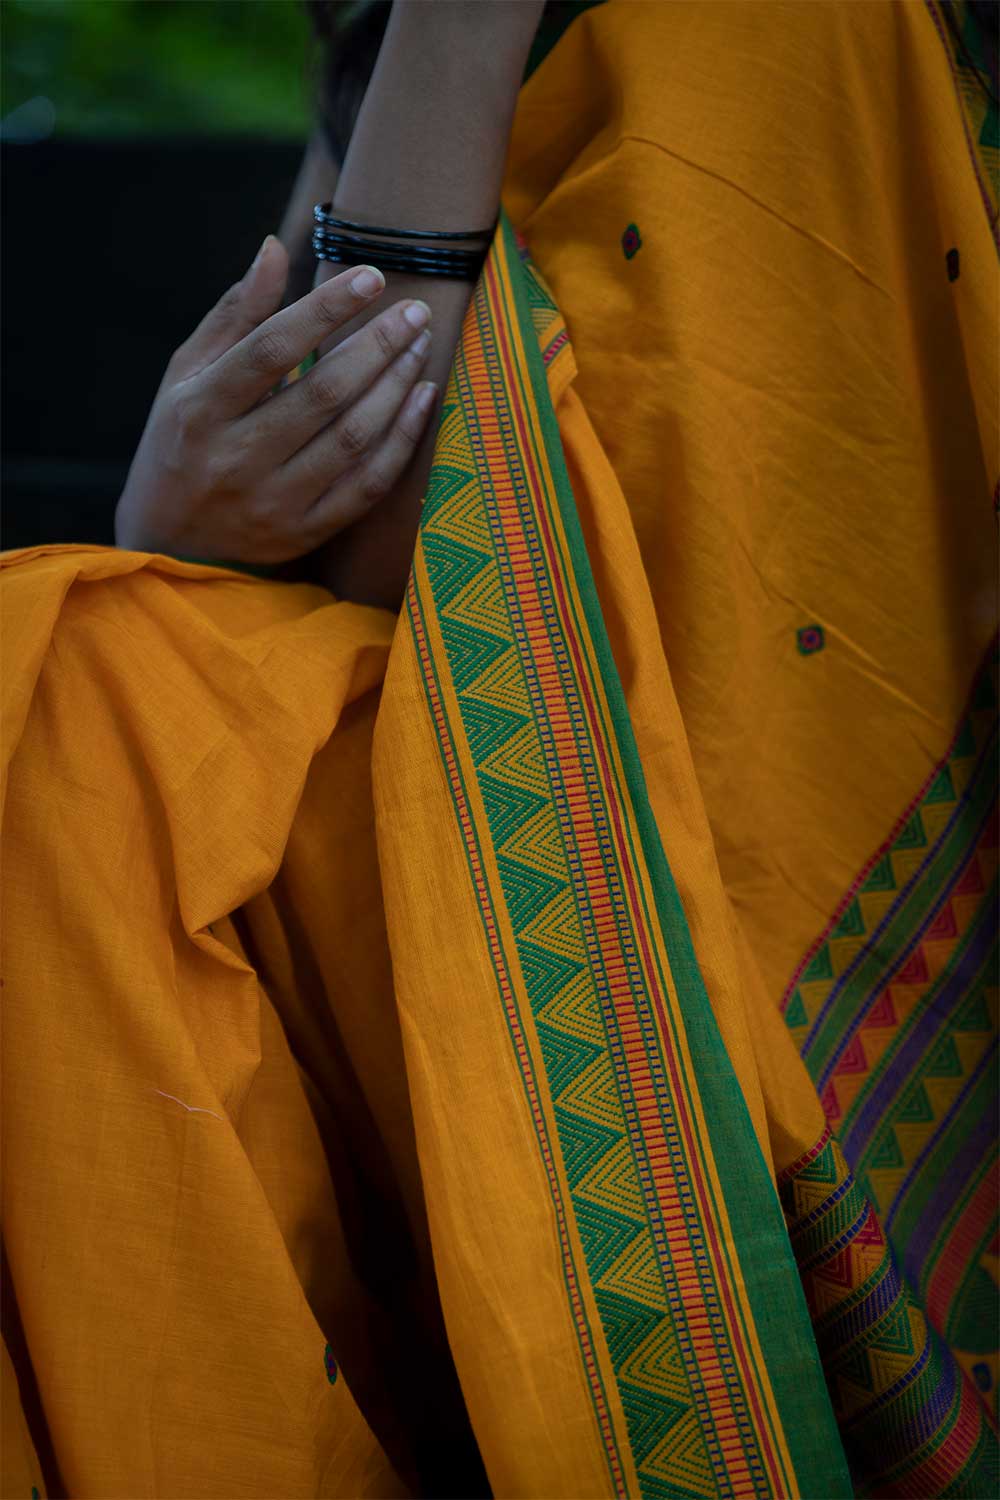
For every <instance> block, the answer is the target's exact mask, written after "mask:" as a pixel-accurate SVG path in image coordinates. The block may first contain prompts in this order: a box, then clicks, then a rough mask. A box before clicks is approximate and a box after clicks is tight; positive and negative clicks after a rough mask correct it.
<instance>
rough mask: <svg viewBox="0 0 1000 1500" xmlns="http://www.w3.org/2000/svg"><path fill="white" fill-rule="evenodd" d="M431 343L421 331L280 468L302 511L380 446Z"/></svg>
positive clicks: (285, 488) (284, 486) (291, 496)
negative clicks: (332, 420) (406, 347)
mask: <svg viewBox="0 0 1000 1500" xmlns="http://www.w3.org/2000/svg"><path fill="white" fill-rule="evenodd" d="M430 343H431V335H430V332H429V331H428V330H425V331H424V332H423V333H421V334H419V335H418V337H417V338H416V339H414V340H413V342H412V344H411V346H410V347H409V348H408V349H407V350H405V351H404V353H403V354H402V355H401V356H400V357H399V358H398V359H396V360H394V361H393V363H392V364H391V365H390V366H389V368H388V369H387V370H385V371H384V372H383V374H382V375H381V376H380V377H379V378H378V379H377V380H376V382H375V384H374V385H373V386H371V388H370V389H369V390H367V391H365V392H364V394H363V395H362V396H361V397H360V398H359V399H358V400H357V401H356V402H354V404H353V405H351V406H349V407H348V408H347V410H346V411H344V412H343V413H342V415H341V416H340V417H338V418H337V420H336V421H334V422H330V423H328V424H327V426H326V427H324V428H323V430H322V431H321V432H319V433H318V434H317V436H316V437H314V438H313V440H312V441H311V442H310V443H307V444H306V445H305V447H303V448H300V449H299V451H298V452H297V453H295V454H293V455H292V457H291V458H290V459H289V460H288V462H287V463H285V464H283V465H282V466H281V467H280V468H279V469H278V470H277V471H276V475H275V478H276V479H277V481H278V483H279V485H280V488H281V490H282V492H283V493H284V494H285V495H287V496H288V497H289V499H290V500H291V501H292V502H293V503H294V504H296V505H297V506H298V507H299V508H300V509H301V510H302V512H303V514H305V512H306V511H307V509H308V507H309V506H311V505H312V504H313V503H314V502H315V500H316V498H317V496H319V495H323V494H325V493H326V491H327V490H329V489H330V487H331V485H333V484H334V483H335V482H336V480H337V479H338V478H339V477H340V476H341V475H342V474H344V473H346V471H347V470H348V469H351V468H353V467H354V466H356V465H358V464H360V463H362V462H363V461H365V460H366V459H367V458H368V457H369V456H370V454H371V453H372V451H373V450H374V449H375V448H381V446H382V444H383V443H384V441H385V437H384V434H385V433H386V431H387V429H388V428H389V427H390V426H391V424H392V422H393V420H394V419H395V418H397V417H399V416H401V414H402V408H403V406H404V404H405V402H406V400H407V398H408V397H409V395H410V393H411V391H412V389H413V386H414V384H415V383H416V380H417V378H418V376H419V375H420V373H421V371H422V370H423V367H424V365H425V364H426V362H427V354H428V350H429V348H430ZM404 430H409V427H408V428H407V429H404Z"/></svg>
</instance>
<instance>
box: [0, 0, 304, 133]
mask: <svg viewBox="0 0 1000 1500" xmlns="http://www.w3.org/2000/svg"><path fill="white" fill-rule="evenodd" d="M0 56H2V74H0V78H2V89H3V106H2V108H3V115H4V116H5V117H6V116H10V115H11V113H12V111H14V110H17V109H18V108H19V107H20V106H24V105H27V104H28V103H29V101H31V100H32V99H38V98H39V97H41V98H43V99H49V100H51V102H52V105H53V107H54V124H53V129H52V134H53V136H54V137H55V138H59V137H64V138H65V137H73V136H76V137H80V136H86V137H89V138H91V139H100V138H107V137H114V136H122V135H127V136H132V137H135V136H143V135H159V136H163V135H171V136H178V135H182V136H183V135H191V136H196V135H200V136H204V135H211V136H216V137H218V136H233V135H237V136H256V137H265V138H269V139H272V140H281V139H285V140H287V139H303V138H304V137H305V135H306V134H307V122H308V119H309V115H310V110H309V96H310V88H309V83H308V76H307V69H308V58H309V56H310V28H309V23H308V20H307V18H306V15H305V12H304V10H303V8H302V6H301V5H300V4H299V3H298V0H0Z"/></svg>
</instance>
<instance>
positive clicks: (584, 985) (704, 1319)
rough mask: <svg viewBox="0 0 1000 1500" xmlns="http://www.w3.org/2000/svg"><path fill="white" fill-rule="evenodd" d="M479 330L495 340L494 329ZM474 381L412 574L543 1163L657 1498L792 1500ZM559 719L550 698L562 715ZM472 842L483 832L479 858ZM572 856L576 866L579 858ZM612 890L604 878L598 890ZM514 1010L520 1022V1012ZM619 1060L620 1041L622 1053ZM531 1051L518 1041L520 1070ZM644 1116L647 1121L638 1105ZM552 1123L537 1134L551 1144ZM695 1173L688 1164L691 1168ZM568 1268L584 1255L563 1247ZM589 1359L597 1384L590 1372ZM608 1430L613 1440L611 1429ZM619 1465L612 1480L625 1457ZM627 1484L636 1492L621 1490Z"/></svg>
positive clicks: (506, 439) (539, 314) (509, 441)
mask: <svg viewBox="0 0 1000 1500" xmlns="http://www.w3.org/2000/svg"><path fill="white" fill-rule="evenodd" d="M526 270H527V271H528V275H529V283H528V298H529V304H530V315H531V319H532V323H533V325H534V328H535V332H536V336H537V337H538V339H539V343H540V345H541V346H542V347H543V348H547V349H551V350H552V351H553V364H554V363H555V362H556V361H557V360H559V359H562V358H563V357H564V356H563V352H562V351H563V349H564V348H565V349H568V345H567V344H565V343H563V342H560V339H559V336H558V325H559V323H560V320H559V318H558V313H557V311H556V309H555V307H554V304H553V303H552V300H551V297H550V295H549V293H548V291H547V289H546V288H545V287H544V284H543V283H542V282H541V280H540V278H538V277H537V276H536V275H535V273H534V271H533V268H531V267H530V265H529V266H527V267H526ZM478 326H479V327H480V329H482V328H483V327H484V323H483V320H482V317H481V318H480V323H479V325H478ZM463 348H464V350H465V353H464V356H463V357H464V358H468V359H469V360H473V361H474V359H475V357H476V356H475V350H474V348H470V347H469V346H468V345H463ZM566 357H571V356H569V355H567V356H566ZM463 368H464V366H463V364H462V361H457V362H456V369H455V372H454V373H453V376H452V384H451V386H450V387H449V393H448V400H447V402H446V405H445V410H444V416H443V418H442V423H441V429H440V433H439V438H438V450H437V456H436V464H435V470H434V472H433V474H432V483H431V484H430V486H429V487H428V494H427V500H426V502H425V506H424V513H423V517H422V526H421V532H420V542H419V546H418V562H417V564H416V565H415V577H416V574H417V573H418V571H419V568H420V567H422V568H423V573H422V574H421V575H420V580H421V581H420V583H419V589H420V590H423V589H426V590H428V591H429V595H430V598H431V600H432V603H433V611H434V618H435V621H436V628H437V629H438V630H439V632H440V636H441V639H442V641H443V644H444V651H445V656H446V658H447V671H448V674H449V691H450V692H452V693H453V694H454V698H455V701H456V702H457V705H458V713H459V715H460V720H461V731H462V734H463V735H464V740H465V745H466V746H467V752H466V750H463V749H461V747H460V748H459V750H458V751H457V752H456V755H457V757H458V758H459V759H460V760H461V763H462V766H463V775H466V776H471V775H472V774H473V772H474V775H475V785H476V789H477V795H478V797H479V798H480V799H481V802H482V806H483V808H484V810H485V823H486V827H485V828H483V827H481V826H479V827H477V830H476V837H477V838H479V839H482V838H484V837H485V835H486V832H487V830H488V834H489V839H490V859H491V861H492V866H491V867H494V868H495V869H496V871H497V875H498V877H499V882H500V888H501V889H500V890H498V891H497V892H496V897H495V899H496V901H497V902H499V901H500V900H501V893H502V907H503V912H504V916H505V921H506V922H507V923H509V927H510V929H511V931H512V933H513V947H514V948H515V949H516V958H517V963H518V973H519V976H520V978H519V981H518V991H519V992H520V991H522V990H523V994H524V997H525V998H526V1000H527V1002H528V1003H527V1007H524V1008H522V1010H521V1011H519V1013H518V1014H519V1016H521V1017H523V1018H524V1020H525V1021H526V1020H527V1017H528V1016H530V1017H533V1022H532V1025H533V1033H532V1036H533V1039H532V1041H531V1044H530V1045H531V1047H532V1049H534V1048H535V1047H537V1051H538V1054H539V1059H538V1060H539V1062H540V1064H541V1066H542V1067H543V1068H544V1084H545V1088H546V1091H547V1096H548V1098H549V1100H550V1101H551V1104H550V1108H551V1119H552V1124H553V1125H554V1137H552V1138H550V1137H548V1136H546V1140H545V1143H544V1144H543V1155H546V1154H548V1153H550V1149H551V1151H557V1153H558V1161H559V1166H560V1172H561V1174H562V1179H563V1180H564V1181H565V1184H566V1189H567V1192H568V1207H569V1208H571V1222H572V1224H573V1226H574V1233H575V1235H576V1236H577V1239H578V1243H579V1245H580V1247H582V1254H583V1260H584V1262H585V1270H586V1277H587V1280H588V1281H589V1284H590V1286H591V1287H592V1289H593V1291H592V1295H593V1298H594V1301H595V1303H596V1307H597V1310H598V1313H599V1317H600V1334H601V1338H602V1340H603V1345H602V1347H603V1348H604V1349H605V1350H606V1351H607V1352H606V1354H602V1355H601V1358H602V1360H604V1362H605V1365H606V1362H607V1360H608V1359H610V1365H611V1369H612V1370H613V1372H614V1379H615V1383H616V1390H617V1396H618V1400H619V1401H620V1403H621V1410H622V1411H623V1412H624V1418H625V1426H626V1429H627V1439H628V1446H629V1449H630V1450H631V1454H632V1459H633V1461H634V1463H635V1464H636V1466H637V1468H638V1472H639V1480H640V1488H641V1494H642V1496H643V1497H644V1500H647V1497H651V1500H658V1497H660V1496H668V1495H669V1496H670V1497H671V1500H679V1497H683V1496H689V1497H690V1500H710V1497H714V1496H721V1495H726V1496H733V1497H736V1496H740V1497H744V1496H746V1497H750V1496H758V1495H759V1496H761V1497H762V1500H763V1497H764V1496H773V1495H776V1494H777V1493H779V1489H780V1487H783V1486H784V1485H785V1484H786V1481H785V1480H784V1479H782V1480H778V1481H776V1480H775V1479H774V1472H775V1471H774V1464H775V1459H774V1458H773V1456H768V1458H767V1460H766V1462H765V1461H763V1460H762V1459H761V1457H760V1456H759V1449H758V1447H757V1446H756V1445H757V1444H758V1443H759V1438H758V1436H757V1433H756V1430H755V1427H754V1420H755V1419H754V1417H753V1416H752V1415H751V1413H750V1409H749V1407H748V1405H747V1395H746V1386H745V1384H744V1383H743V1377H742V1375H741V1374H740V1373H737V1367H736V1365H735V1363H734V1361H733V1359H732V1357H731V1355H725V1353H724V1351H725V1350H726V1348H727V1347H728V1346H727V1345H726V1344H725V1339H726V1337H727V1323H726V1319H725V1315H724V1313H723V1311H722V1310H721V1309H720V1307H719V1305H718V1300H717V1299H718V1292H717V1289H716V1284H715V1282H714V1280H713V1277H714V1275H715V1272H714V1269H713V1263H712V1261H711V1259H710V1257H709V1256H708V1255H707V1254H706V1253H705V1250H704V1249H703V1248H702V1245H701V1242H700V1241H699V1240H698V1239H697V1235H698V1234H701V1233H704V1228H703V1220H699V1219H698V1217H697V1215H698V1213H699V1212H700V1210H699V1208H698V1206H697V1204H696V1200H695V1198H694V1196H693V1193H692V1189H691V1186H690V1183H689V1181H688V1179H687V1178H684V1179H683V1181H681V1180H679V1182H678V1186H677V1187H676V1188H674V1189H673V1191H674V1192H676V1194H677V1195H678V1196H677V1199H676V1207H675V1208H674V1209H673V1212H674V1214H675V1218H674V1220H672V1227H671V1236H670V1252H669V1254H670V1255H673V1256H676V1257H679V1258H680V1260H681V1263H682V1268H683V1272H684V1276H685V1278H686V1279H685V1280H684V1281H683V1282H682V1281H681V1280H680V1279H679V1273H678V1271H676V1270H675V1268H674V1265H673V1263H672V1262H671V1260H670V1258H669V1255H668V1253H667V1248H666V1242H665V1239H664V1235H663V1231H662V1229H659V1228H657V1229H656V1232H655V1233H654V1223H653V1222H652V1221H651V1217H650V1181H651V1179H650V1167H649V1165H648V1163H647V1162H646V1161H645V1160H643V1162H642V1172H643V1174H644V1176H640V1164H639V1162H637V1157H636V1146H635V1126H634V1120H633V1122H632V1123H630V1118H629V1117H627V1115H626V1098H625V1096H624V1095H623V1088H622V1078H621V1075H620V1073H619V1071H618V1069H617V1068H616V1065H615V1058H614V1056H613V1053H612V1038H611V1036H610V1035H609V1029H608V1028H609V1025H613V1024H614V1015H613V1014H612V1017H611V1019H610V1020H609V1017H608V1011H607V1008H606V1006H605V1005H603V1004H602V998H601V990H600V986H601V985H602V984H605V985H606V984H607V982H608V981H607V980H606V979H605V978H603V977H602V965H603V963H604V962H605V959H604V955H603V940H600V941H598V943H597V948H596V957H595V937H594V928H593V921H594V919H593V918H591V917H589V916H587V915H586V914H585V910H584V908H583V907H582V906H581V900H580V895H579V888H578V886H577V885H576V884H575V883H574V881H575V879H576V877H575V876H574V867H571V862H570V855H569V852H568V847H569V846H568V842H567V840H568V837H569V835H568V834H567V832H566V824H565V822H564V821H563V814H562V813H560V810H559V805H558V804H557V800H556V797H555V794H554V790H553V788H554V782H553V773H552V768H551V759H552V756H553V753H554V752H553V750H552V746H551V743H550V742H549V741H548V740H546V735H547V734H549V733H550V731H549V729H547V728H546V724H545V716H544V715H543V714H541V713H540V711H539V707H538V702H537V698H533V697H532V692H533V691H537V690H536V689H532V688H531V685H530V683H529V679H528V673H529V670H531V669H532V658H531V655H530V653H527V652H526V648H525V644H524V642H525V627H524V626H523V624H522V623H520V621H519V619H518V614H517V612H518V610H519V609H520V608H521V601H520V596H519V594H518V593H517V591H516V590H513V589H512V587H511V584H510V582H509V575H507V574H505V573H504V572H503V571H502V566H503V567H507V568H509V566H510V564H509V559H506V560H505V556H503V555H502V549H503V547H505V546H506V544H507V537H506V535H504V534H499V535H498V530H497V525H498V523H497V520H496V516H495V515H492V514H491V513H490V499H489V491H488V483H487V481H486V480H485V479H484V469H483V467H482V465H481V464H480V459H479V456H478V450H477V448H476V442H477V441H478V440H479V439H478V437H474V435H473V433H472V432H471V431H470V429H469V426H468V424H466V423H464V422H463V421H462V411H463V407H464V403H463V400H462V399H460V396H459V392H460V390H461V386H460V376H461V374H462V369H463ZM550 369H551V366H550ZM477 389H478V387H477ZM476 418H477V428H478V427H479V426H480V425H481V423H482V420H483V419H484V410H483V408H482V406H481V405H480V406H477V408H476ZM489 441H490V443H491V445H492V446H491V448H490V455H491V456H490V459H489V464H488V465H487V468H489V467H490V466H492V465H493V464H494V463H498V462H499V460H498V458H497V456H496V455H497V451H498V448H499V447H500V446H501V445H503V444H506V445H507V447H508V449H510V450H511V458H510V461H511V463H512V464H515V463H517V462H518V461H519V460H518V456H517V451H516V442H517V439H516V434H514V433H512V432H510V431H507V430H506V429H504V428H503V427H501V428H500V429H499V430H498V431H496V432H493V431H491V433H490V435H489ZM424 576H425V577H426V584H425V583H424V582H423V578H424ZM410 606H411V617H412V620H413V622H414V630H415V639H416V640H417V644H418V652H420V651H421V648H420V640H421V634H420V632H421V630H422V629H423V625H422V620H423V615H422V604H421V596H420V593H419V592H418V585H417V583H416V581H412V582H411V593H410ZM534 649H537V647H536V648H534ZM421 655H422V664H423V665H422V670H423V671H424V676H425V683H428V684H433V683H434V681H435V679H434V675H433V674H434V673H435V671H436V670H437V668H436V664H434V663H432V662H431V661H430V659H429V656H428V654H427V652H426V650H423V651H422V653H421ZM436 691H437V689H436V687H429V689H428V694H429V701H430V702H431V704H432V711H434V712H435V713H436V718H437V722H438V723H439V726H440V727H439V733H443V732H447V733H449V734H450V733H453V730H450V729H449V728H448V726H447V725H445V724H444V723H443V719H442V714H441V712H440V711H438V710H433V703H434V697H433V693H434V692H436ZM561 711H562V709H561V700H560V699H559V698H558V694H557V690H556V689H553V690H552V695H551V706H547V708H546V714H547V713H548V712H552V713H556V712H561ZM449 753H451V752H449ZM446 763H447V760H446ZM463 826H465V827H466V829H467V828H468V825H467V824H466V825H463ZM570 831H571V832H572V829H571V830H570ZM471 837H472V835H471V834H470V833H469V832H468V831H467V832H466V839H467V846H468V844H469V841H470V839H471ZM574 858H575V860H576V866H575V868H576V869H577V870H578V869H579V862H580V856H579V854H578V853H577V854H575V855H574ZM599 880H600V877H599V876H595V877H594V889H595V890H596V889H598V882H599ZM480 899H482V898H480ZM588 899H589V896H588ZM605 899H606V898H605ZM619 920H620V919H619ZM588 923H589V924H591V925H589V926H588V925H587V924H588ZM513 956H514V954H512V955H511V957H513ZM501 990H502V985H501ZM507 1015H508V1024H509V1025H511V1026H513V1024H514V1021H513V1020H512V1017H511V1010H510V1008H509V1006H508V1010H507ZM614 1045H615V1046H617V1047H619V1048H620V1047H621V1045H622V1043H621V1042H620V1040H615V1042H614ZM525 1050H526V1049H525V1048H524V1046H523V1045H520V1048H519V1051H518V1055H519V1056H524V1055H525ZM532 1065H534V1064H532ZM522 1066H524V1064H522ZM664 1088H665V1085H664ZM628 1107H629V1108H631V1109H632V1110H633V1111H634V1108H635V1106H634V1105H629V1106H628ZM671 1107H672V1108H673V1107H674V1106H671ZM676 1107H677V1108H678V1109H682V1108H683V1105H680V1104H678V1106H676ZM543 1128H544V1127H543V1126H542V1125H540V1124H539V1123H538V1122H537V1121H536V1129H538V1130H541V1129H543ZM672 1128H675V1127H672ZM550 1139H551V1148H550V1145H549V1141H550ZM683 1165H684V1158H683V1156H680V1157H679V1169H683ZM656 1170H657V1171H658V1172H659V1173H660V1174H661V1176H662V1174H664V1173H665V1172H666V1171H667V1170H668V1168H667V1166H666V1165H665V1164H664V1165H659V1164H658V1165H657V1168H656ZM670 1170H671V1171H673V1170H675V1168H674V1167H673V1166H671V1167H670ZM682 1195H683V1196H682ZM673 1201H674V1200H671V1202H673ZM657 1211H658V1212H665V1210H664V1209H662V1208H658V1210H657ZM563 1253H564V1255H570V1256H572V1255H573V1254H575V1253H578V1252H574V1251H573V1249H572V1245H571V1244H570V1243H569V1242H566V1244H565V1246H564V1251H563ZM696 1255H697V1258H696ZM567 1265H568V1262H567ZM567 1275H568V1277H570V1278H571V1279H572V1280H575V1279H576V1275H577V1273H576V1272H575V1271H570V1270H569V1269H568V1270H567ZM695 1314H697V1317H698V1319H699V1320H700V1321H699V1322H698V1324H697V1326H696V1325H695V1324H694V1322H693V1318H694V1315H695ZM689 1319H691V1320H692V1321H691V1322H689ZM577 1326H578V1330H580V1332H579V1333H578V1336H579V1337H581V1338H582V1337H583V1336H584V1333H585V1330H583V1329H581V1325H580V1323H579V1321H578V1325H577ZM581 1347H583V1346H582V1345H581ZM720 1350H721V1351H723V1353H720ZM584 1364H585V1367H586V1368H587V1369H588V1370H589V1369H591V1368H592V1366H593V1364H594V1361H593V1358H590V1360H589V1364H588V1363H587V1360H586V1359H585V1361H584ZM709 1380H712V1381H713V1382H714V1386H713V1394H712V1395H709V1394H708V1392H707V1390H706V1382H707V1381H709ZM591 1390H592V1396H593V1399H594V1401H595V1410H597V1409H598V1407H597V1403H598V1402H599V1400H600V1399H601V1398H600V1393H599V1391H597V1390H595V1388H594V1386H593V1384H592V1385H591ZM719 1412H721V1413H723V1414H724V1416H725V1424H726V1425H725V1428H724V1429H721V1428H720V1427H719V1426H718V1424H717V1413H719ZM600 1426H601V1430H602V1431H603V1432H609V1431H610V1426H609V1423H608V1420H607V1418H606V1417H605V1418H602V1420H601V1423H600ZM606 1441H607V1439H606ZM608 1451H609V1463H610V1468H611V1472H612V1475H614V1474H615V1472H616V1470H615V1455H614V1451H613V1449H611V1448H609V1450H608ZM615 1483H616V1487H617V1492H618V1493H619V1494H621V1493H623V1491H622V1490H621V1487H620V1481H619V1480H616V1481H615Z"/></svg>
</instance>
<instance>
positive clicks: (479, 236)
mask: <svg viewBox="0 0 1000 1500" xmlns="http://www.w3.org/2000/svg"><path fill="white" fill-rule="evenodd" d="M332 207H333V204H332V202H331V203H317V204H316V206H315V208H314V209H313V218H314V219H315V220H316V223H317V224H320V225H322V226H323V227H324V228H329V229H357V230H360V231H361V233H362V234H378V235H382V234H385V235H391V236H392V238H393V239H397V240H484V239H485V240H491V239H492V238H493V235H494V233H495V231H496V227H497V226H496V221H494V222H493V223H492V224H491V225H490V227H489V229H467V230H462V231H458V230H451V229H384V228H382V227H381V226H380V225H378V224H359V223H357V222H356V220H354V219H337V218H334V216H333V214H331V212H330V210H331V208H332Z"/></svg>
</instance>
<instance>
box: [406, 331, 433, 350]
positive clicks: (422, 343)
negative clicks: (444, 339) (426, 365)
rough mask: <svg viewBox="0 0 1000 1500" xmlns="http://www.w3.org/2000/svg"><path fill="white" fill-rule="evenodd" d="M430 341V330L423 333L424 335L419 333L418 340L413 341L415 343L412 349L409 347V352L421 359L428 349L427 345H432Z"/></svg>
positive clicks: (411, 346)
mask: <svg viewBox="0 0 1000 1500" xmlns="http://www.w3.org/2000/svg"><path fill="white" fill-rule="evenodd" d="M430 341H431V331H430V329H429V328H425V329H424V331H423V333H418V334H417V336H416V338H415V339H414V340H413V343H412V344H411V345H410V347H409V349H408V351H407V352H408V353H409V354H416V355H417V356H418V357H419V356H420V355H421V354H423V352H424V350H425V349H426V348H427V345H428V344H429V343H430Z"/></svg>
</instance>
